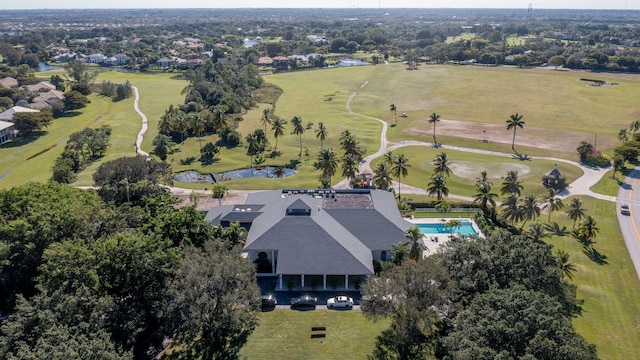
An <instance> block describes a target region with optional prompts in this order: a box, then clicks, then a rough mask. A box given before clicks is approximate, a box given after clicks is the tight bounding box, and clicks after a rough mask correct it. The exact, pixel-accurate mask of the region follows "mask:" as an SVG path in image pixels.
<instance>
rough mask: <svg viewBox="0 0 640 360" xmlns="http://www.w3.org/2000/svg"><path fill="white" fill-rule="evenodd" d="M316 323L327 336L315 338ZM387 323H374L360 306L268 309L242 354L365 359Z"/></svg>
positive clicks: (283, 358)
mask: <svg viewBox="0 0 640 360" xmlns="http://www.w3.org/2000/svg"><path fill="white" fill-rule="evenodd" d="M313 326H325V327H326V328H327V331H326V338H316V339H312V338H311V327H313ZM388 326H389V322H388V321H378V322H375V323H374V322H372V321H369V320H367V319H366V318H365V317H364V316H363V315H362V313H361V312H360V311H357V310H354V311H320V310H317V311H291V310H285V309H283V310H276V311H272V312H265V313H262V314H261V315H260V326H259V327H258V328H257V330H256V331H255V332H254V333H253V334H252V335H251V336H250V337H249V341H248V342H247V344H246V345H245V346H244V347H243V348H242V351H241V352H240V355H241V357H246V358H247V359H252V360H254V359H274V358H278V359H282V360H287V359H335V358H337V357H339V358H342V359H364V358H366V356H367V355H369V354H371V351H372V350H373V347H374V345H375V340H376V337H377V336H378V335H379V334H380V333H381V332H382V331H383V330H385V329H386V328H387V327H388ZM338 354H339V355H338Z"/></svg>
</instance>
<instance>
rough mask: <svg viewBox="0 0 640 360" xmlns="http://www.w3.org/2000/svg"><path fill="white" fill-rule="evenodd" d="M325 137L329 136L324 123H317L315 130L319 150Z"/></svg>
mask: <svg viewBox="0 0 640 360" xmlns="http://www.w3.org/2000/svg"><path fill="white" fill-rule="evenodd" d="M327 136H329V133H328V132H327V127H326V126H324V123H321V122H320V123H318V128H317V129H316V139H320V150H322V149H323V147H322V143H323V142H324V141H325V140H326V138H327Z"/></svg>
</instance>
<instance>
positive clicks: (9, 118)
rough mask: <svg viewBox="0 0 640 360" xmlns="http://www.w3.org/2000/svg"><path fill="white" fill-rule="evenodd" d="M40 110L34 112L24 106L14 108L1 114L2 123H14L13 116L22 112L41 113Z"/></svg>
mask: <svg viewBox="0 0 640 360" xmlns="http://www.w3.org/2000/svg"><path fill="white" fill-rule="evenodd" d="M39 111H40V110H34V109H30V108H26V107H23V106H13V107H11V108H9V109H7V110H5V111H3V112H1V113H0V121H7V122H12V121H13V114H15V113H21V112H39Z"/></svg>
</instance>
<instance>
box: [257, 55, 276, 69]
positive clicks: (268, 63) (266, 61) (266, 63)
mask: <svg viewBox="0 0 640 360" xmlns="http://www.w3.org/2000/svg"><path fill="white" fill-rule="evenodd" d="M256 65H258V66H261V67H272V66H273V59H272V58H270V57H268V56H263V57H261V58H259V59H258V60H256Z"/></svg>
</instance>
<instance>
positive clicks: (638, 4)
mask: <svg viewBox="0 0 640 360" xmlns="http://www.w3.org/2000/svg"><path fill="white" fill-rule="evenodd" d="M2 2H3V3H4V4H3V5H2V8H4V9H87V8H92V9H127V8H265V7H268V8H379V7H381V8H510V9H513V8H516V9H520V8H523V9H526V8H528V7H529V4H530V3H531V4H532V6H533V9H534V10H535V9H536V8H537V9H628V10H640V0H608V1H606V0H538V1H533V0H515V1H514V0H315V1H308V0H277V1H265V0H236V1H232V0H179V1H176V0H153V1H151V0H54V1H51V0H28V1H8V0H3V1H2ZM1 11H2V10H0V12H1Z"/></svg>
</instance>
